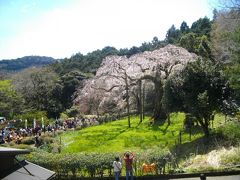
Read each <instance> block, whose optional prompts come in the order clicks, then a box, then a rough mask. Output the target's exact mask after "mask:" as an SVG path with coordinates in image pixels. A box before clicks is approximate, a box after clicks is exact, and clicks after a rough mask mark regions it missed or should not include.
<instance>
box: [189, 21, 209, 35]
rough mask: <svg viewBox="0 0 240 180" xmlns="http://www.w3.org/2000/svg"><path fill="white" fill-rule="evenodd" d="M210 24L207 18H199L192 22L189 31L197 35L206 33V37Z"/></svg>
mask: <svg viewBox="0 0 240 180" xmlns="http://www.w3.org/2000/svg"><path fill="white" fill-rule="evenodd" d="M211 25H212V22H211V21H210V19H209V18H207V17H204V18H200V19H199V20H197V21H195V22H193V24H192V26H191V31H192V32H193V33H196V34H197V35H199V36H202V35H206V36H207V37H210V31H211Z"/></svg>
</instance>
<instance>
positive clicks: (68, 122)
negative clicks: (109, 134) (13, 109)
mask: <svg viewBox="0 0 240 180" xmlns="http://www.w3.org/2000/svg"><path fill="white" fill-rule="evenodd" d="M13 124H14V123H13V122H12V121H10V122H8V123H7V124H6V125H5V127H3V128H2V129H0V144H3V143H6V142H15V143H16V144H20V143H21V140H22V139H23V138H24V137H30V136H35V141H36V144H38V143H37V141H38V138H39V136H41V134H42V133H46V132H48V133H49V132H50V133H51V132H53V133H55V132H56V131H59V130H64V131H65V130H67V129H75V128H77V127H79V128H83V127H88V126H93V125H98V124H99V122H98V120H97V118H96V117H93V118H68V119H65V120H60V119H57V120H56V121H55V122H54V123H52V124H48V125H44V124H38V123H36V121H35V122H34V123H33V126H32V127H27V126H26V125H25V127H20V128H16V127H14V125H13Z"/></svg>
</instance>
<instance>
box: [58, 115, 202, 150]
mask: <svg viewBox="0 0 240 180" xmlns="http://www.w3.org/2000/svg"><path fill="white" fill-rule="evenodd" d="M184 118H185V115H184V114H183V113H178V114H172V115H171V125H170V126H168V125H167V122H166V123H164V124H157V123H156V124H155V125H153V126H150V125H149V118H145V120H144V121H143V123H141V124H139V119H138V117H137V116H135V117H131V128H128V126H127V119H126V118H125V119H122V120H118V121H114V122H111V123H106V124H103V125H99V126H94V127H89V128H85V129H82V130H79V131H69V132H67V133H64V134H62V135H61V140H62V152H63V153H67V152H123V151H125V150H132V151H139V150H146V149H151V148H154V147H157V148H163V147H166V146H167V147H171V146H173V145H174V144H175V143H176V142H177V141H178V139H179V130H182V129H183V120H184ZM202 136H203V135H202V133H201V132H200V131H196V132H195V133H193V136H192V140H195V139H197V138H199V137H202ZM189 141H190V140H189V134H188V133H187V132H185V133H183V136H182V142H183V143H186V142H189Z"/></svg>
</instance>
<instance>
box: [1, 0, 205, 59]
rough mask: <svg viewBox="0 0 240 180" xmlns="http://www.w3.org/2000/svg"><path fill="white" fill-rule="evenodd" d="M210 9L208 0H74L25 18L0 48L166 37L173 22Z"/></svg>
mask: <svg viewBox="0 0 240 180" xmlns="http://www.w3.org/2000/svg"><path fill="white" fill-rule="evenodd" d="M197 2H198V4H197ZM204 2H205V4H204ZM35 5H36V4H35ZM208 11H209V10H208V9H207V8H206V0H181V1H179V0H168V1H165V0H164V1H163V0H141V1H140V0H131V1H130V0H101V1H98V0H82V1H76V2H75V4H73V6H67V7H65V8H63V7H62V8H56V9H53V10H52V11H49V12H46V13H45V14H44V15H43V16H41V17H40V18H39V19H35V21H34V22H31V23H28V24H25V28H24V30H23V31H22V33H21V36H18V37H17V38H16V39H14V40H12V41H11V42H8V43H6V45H5V50H4V52H3V53H1V54H2V55H3V57H4V55H5V56H6V57H7V56H9V57H10V56H11V55H12V56H16V57H19V56H24V55H46V56H52V57H55V58H63V57H69V56H71V55H72V54H73V53H77V52H79V51H80V52H82V53H87V52H90V51H93V50H96V49H101V48H103V47H104V46H107V45H110V46H114V47H116V48H125V47H131V46H133V45H136V46H139V45H141V43H143V42H144V41H151V40H152V38H153V37H154V36H157V37H159V39H163V38H164V37H165V34H166V31H167V29H168V28H170V26H171V25H172V24H175V26H176V27H179V26H180V23H181V22H182V21H186V22H187V23H188V25H189V26H190V25H191V23H192V22H193V21H195V20H197V19H198V18H200V17H203V16H205V15H208ZM2 55H1V56H2ZM10 58H11V57H10Z"/></svg>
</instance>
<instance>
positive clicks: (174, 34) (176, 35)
mask: <svg viewBox="0 0 240 180" xmlns="http://www.w3.org/2000/svg"><path fill="white" fill-rule="evenodd" d="M180 36H181V31H180V30H179V29H176V27H175V26H174V25H172V26H171V27H170V28H169V29H168V31H167V34H166V42H168V43H170V44H175V43H177V42H178V41H179V39H180Z"/></svg>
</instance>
